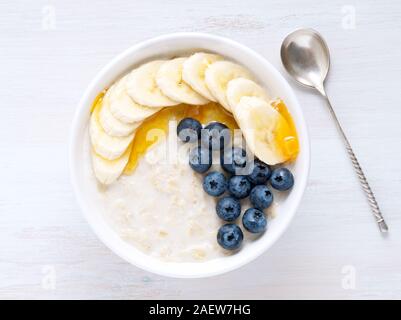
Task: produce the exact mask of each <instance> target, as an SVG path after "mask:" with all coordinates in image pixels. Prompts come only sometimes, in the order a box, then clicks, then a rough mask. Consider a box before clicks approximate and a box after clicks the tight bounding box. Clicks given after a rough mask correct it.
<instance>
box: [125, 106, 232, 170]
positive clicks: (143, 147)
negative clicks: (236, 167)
mask: <svg viewBox="0 0 401 320" xmlns="http://www.w3.org/2000/svg"><path fill="white" fill-rule="evenodd" d="M187 117H191V118H194V119H196V120H198V121H199V122H200V123H202V124H207V123H209V122H212V121H218V122H221V123H224V124H225V125H226V126H227V127H228V128H230V129H231V130H234V129H238V125H237V123H236V122H235V120H234V117H233V116H232V115H231V114H230V113H229V112H227V111H226V110H225V109H224V108H223V107H222V106H221V105H219V104H218V103H214V102H211V103H208V104H206V105H202V106H193V105H186V104H180V105H178V106H174V107H167V108H164V109H162V110H161V111H159V112H157V113H156V114H155V115H153V116H152V117H150V118H148V119H146V120H145V121H144V122H143V123H142V124H141V125H140V126H139V127H138V129H137V130H136V133H135V137H134V141H133V143H132V152H131V156H130V159H129V161H128V164H127V166H126V168H125V170H124V173H125V174H130V173H132V172H133V171H134V169H135V167H136V166H137V164H138V160H139V159H140V158H141V157H142V156H143V155H145V153H146V151H147V150H148V149H149V148H150V147H151V146H152V145H154V144H155V143H156V142H157V141H158V139H159V138H158V137H160V136H163V137H167V135H168V124H169V122H170V121H177V122H179V121H180V120H182V119H183V118H187ZM155 129H156V130H161V131H160V133H163V134H162V135H158V134H155V135H154V136H153V137H150V136H152V133H150V131H151V130H155ZM153 132H154V131H153ZM154 133H155V132H154Z"/></svg>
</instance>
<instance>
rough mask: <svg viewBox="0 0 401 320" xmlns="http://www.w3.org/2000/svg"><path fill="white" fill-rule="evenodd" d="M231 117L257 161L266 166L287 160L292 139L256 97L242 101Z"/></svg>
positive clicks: (279, 118) (276, 115)
mask: <svg viewBox="0 0 401 320" xmlns="http://www.w3.org/2000/svg"><path fill="white" fill-rule="evenodd" d="M233 114H234V117H235V119H236V120H237V122H238V125H239V127H240V128H241V131H242V134H243V135H244V137H245V140H246V143H247V145H248V147H249V149H250V150H251V151H252V152H253V153H254V154H255V156H256V157H258V158H259V159H260V160H262V161H263V162H265V163H267V164H269V165H274V164H278V163H282V162H284V161H286V160H288V159H289V156H288V155H287V154H286V146H287V143H291V140H292V139H293V138H294V137H293V133H292V130H291V128H290V126H289V125H288V123H287V121H286V120H285V118H284V117H283V116H282V115H281V114H280V113H279V112H278V111H277V110H276V109H274V108H273V107H272V106H271V105H270V104H269V103H267V102H266V101H264V100H262V99H260V98H256V97H242V98H241V100H240V102H239V103H238V104H237V106H236V107H235V108H234V109H233Z"/></svg>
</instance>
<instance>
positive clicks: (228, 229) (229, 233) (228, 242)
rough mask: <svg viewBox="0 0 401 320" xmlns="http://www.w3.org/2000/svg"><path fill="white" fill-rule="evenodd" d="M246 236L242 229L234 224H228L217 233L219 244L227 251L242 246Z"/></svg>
mask: <svg viewBox="0 0 401 320" xmlns="http://www.w3.org/2000/svg"><path fill="white" fill-rule="evenodd" d="M243 239H244V234H243V233H242V230H241V228H240V227H238V226H237V225H236V224H233V223H227V224H225V225H223V226H221V227H220V229H219V231H218V232H217V242H218V243H219V245H220V246H222V247H223V248H224V249H227V250H235V249H238V248H239V247H240V246H241V243H242V240H243Z"/></svg>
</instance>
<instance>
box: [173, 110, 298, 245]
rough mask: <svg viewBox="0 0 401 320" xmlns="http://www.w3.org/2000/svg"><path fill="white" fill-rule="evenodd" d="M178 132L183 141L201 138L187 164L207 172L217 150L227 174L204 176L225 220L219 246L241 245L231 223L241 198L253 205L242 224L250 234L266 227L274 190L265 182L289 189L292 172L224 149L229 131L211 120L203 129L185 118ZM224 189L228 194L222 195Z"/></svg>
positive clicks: (237, 229)
mask: <svg viewBox="0 0 401 320" xmlns="http://www.w3.org/2000/svg"><path fill="white" fill-rule="evenodd" d="M202 129H203V130H202ZM177 135H178V137H179V138H180V139H181V140H182V141H184V142H195V141H197V140H198V141H199V140H200V142H201V143H200V145H199V146H196V147H194V148H193V149H192V150H191V151H190V153H189V165H190V166H191V168H192V169H193V170H194V171H196V172H198V173H205V172H207V171H208V170H209V169H210V167H211V165H212V152H213V151H216V150H218V151H220V165H221V167H222V168H223V171H225V172H226V173H227V174H228V177H227V176H226V174H223V173H222V172H218V171H211V172H209V173H207V174H206V175H205V176H204V178H203V189H204V190H205V192H206V193H207V194H209V195H211V196H213V197H220V196H222V197H220V198H219V199H218V201H217V205H216V212H217V215H218V216H219V218H221V219H222V220H224V221H226V222H228V223H226V224H224V225H223V226H221V227H220V229H219V231H218V233H217V241H218V243H219V244H220V246H222V247H223V248H224V249H227V250H235V249H238V248H239V247H240V246H241V243H242V241H243V238H244V235H243V233H242V230H241V228H240V227H239V226H238V225H236V224H235V223H233V222H234V221H235V220H237V219H238V218H239V217H240V215H241V199H245V198H247V197H249V200H250V202H251V204H252V207H251V208H249V209H247V210H246V211H245V212H244V214H243V216H242V225H243V227H244V228H245V229H246V230H247V231H248V232H251V233H261V232H264V231H265V230H266V227H267V219H266V215H265V213H264V210H265V209H267V208H268V207H270V205H271V204H272V203H273V193H272V191H271V190H270V188H269V187H268V186H267V183H268V182H270V185H271V187H272V188H274V189H276V190H278V191H286V190H289V189H291V188H292V186H293V185H294V177H293V175H292V173H291V172H290V171H289V170H288V169H287V168H276V169H272V168H271V167H270V166H269V165H267V164H265V163H264V162H262V161H260V160H257V159H256V160H255V161H254V162H253V163H250V161H249V159H248V157H247V154H246V151H245V150H244V149H242V148H237V147H231V148H225V147H226V146H227V145H228V143H229V142H230V138H231V137H230V131H229V129H228V128H227V126H225V125H224V124H222V123H219V122H212V123H210V124H208V125H207V126H205V128H203V127H202V124H201V123H200V122H199V121H197V120H195V119H192V118H185V119H183V120H181V122H180V123H179V125H178V127H177ZM226 149H228V150H226ZM223 150H224V151H223ZM248 166H251V167H248ZM245 168H248V171H247V172H246V173H245V171H242V170H244V169H245ZM241 173H242V174H241ZM226 192H228V195H224V194H225V193H226Z"/></svg>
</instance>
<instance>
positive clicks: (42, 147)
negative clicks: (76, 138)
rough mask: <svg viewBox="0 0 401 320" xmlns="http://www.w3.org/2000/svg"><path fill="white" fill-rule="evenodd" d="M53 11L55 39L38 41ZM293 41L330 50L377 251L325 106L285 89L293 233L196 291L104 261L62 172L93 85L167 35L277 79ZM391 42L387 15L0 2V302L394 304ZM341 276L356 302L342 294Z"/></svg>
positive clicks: (396, 245) (394, 31) (265, 6)
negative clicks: (305, 130) (300, 141)
mask: <svg viewBox="0 0 401 320" xmlns="http://www.w3.org/2000/svg"><path fill="white" fill-rule="evenodd" d="M344 6H345V9H344ZM349 6H352V7H351V11H352V8H353V9H354V10H355V19H356V20H355V28H351V29H348V28H344V19H346V18H347V17H346V15H347V14H349V8H350V7H349ZM49 10H50V11H49ZM52 10H53V11H54V13H55V24H54V29H52V28H50V29H46V28H43V26H46V23H47V22H48V21H47V20H46V17H48V14H49V12H53V11H52ZM344 17H345V18H344ZM44 19H45V20H44ZM50 25H51V24H50ZM51 26H52V25H51ZM301 26H310V27H314V28H316V29H318V30H319V31H320V32H321V33H322V34H323V35H324V36H325V37H326V39H327V41H328V43H329V46H330V49H331V53H332V69H331V72H330V77H329V79H328V83H327V85H328V93H329V95H330V96H331V99H332V103H333V105H334V107H335V108H336V110H337V113H338V117H339V118H340V120H341V122H342V124H343V126H344V129H345V131H346V132H347V134H348V136H349V138H350V140H351V143H352V145H353V147H354V149H355V152H356V154H357V156H358V158H359V159H360V162H361V165H362V166H363V168H364V170H365V173H366V175H367V176H368V178H369V181H370V184H371V186H372V189H373V190H374V191H375V193H376V196H377V200H378V201H379V204H380V206H381V208H382V211H383V213H384V215H385V218H386V220H387V222H388V225H389V227H390V233H389V234H388V236H387V237H382V236H381V235H380V233H379V232H378V230H377V226H376V225H375V223H374V220H373V218H372V216H371V214H370V212H369V207H368V204H367V202H366V201H365V199H364V196H363V193H362V191H361V190H360V189H359V186H358V182H357V178H356V177H355V175H354V173H353V170H352V167H351V165H350V163H349V160H348V158H347V156H346V152H345V150H344V148H343V145H342V143H341V141H340V139H339V136H338V134H337V132H336V129H335V126H334V124H333V123H332V122H331V119H330V117H329V113H328V112H327V110H326V108H325V106H324V101H323V100H322V99H321V98H319V97H318V96H317V95H315V94H313V93H312V92H310V91H309V90H307V89H304V88H300V87H299V86H298V85H296V84H295V83H294V82H292V81H290V83H291V84H292V85H293V87H294V90H295V92H296V94H297V95H298V98H299V100H300V102H301V105H302V107H303V108H304V112H305V115H306V119H307V121H308V125H309V130H310V134H311V138H312V169H311V175H310V181H309V185H308V189H307V192H306V194H305V197H304V199H303V202H302V205H301V207H300V209H299V211H298V213H297V215H296V217H295V219H294V221H293V223H292V224H291V226H290V228H289V229H288V231H287V232H286V233H285V234H284V235H283V237H282V238H281V239H280V240H279V241H278V242H277V243H276V244H275V245H274V246H273V247H272V248H271V250H269V251H268V252H267V253H266V254H264V255H263V256H262V257H260V258H259V259H257V260H256V261H254V262H252V263H250V264H249V265H247V266H245V267H243V268H241V269H239V270H237V271H234V272H231V273H228V274H225V275H222V276H219V277H215V278H212V279H202V280H179V279H169V278H164V277H160V276H156V275H153V274H149V273H147V272H144V271H142V270H139V269H137V268H135V267H132V266H131V265H129V264H128V263H126V262H124V261H122V260H121V259H120V258H118V257H117V256H115V255H114V254H113V253H112V252H110V251H109V250H108V249H107V248H106V247H105V246H104V245H103V244H102V243H101V242H100V241H99V240H98V239H97V238H96V237H95V235H94V234H93V233H92V231H91V230H90V228H89V226H88V225H87V223H86V222H85V221H84V219H83V217H82V215H81V213H80V211H79V209H78V206H77V204H76V201H75V199H74V196H73V194H72V190H71V186H70V182H69V172H68V134H69V128H70V123H71V120H72V117H73V113H74V111H75V108H76V105H77V102H78V100H79V98H80V95H81V94H82V92H83V91H84V89H85V87H86V86H87V84H88V83H89V81H90V80H91V78H92V77H93V76H94V75H95V74H96V72H97V71H98V70H99V69H100V68H101V67H102V66H103V65H104V64H105V63H107V62H108V61H109V60H110V59H111V58H112V57H113V56H115V55H116V54H118V53H119V52H121V51H122V50H124V49H126V48H127V47H129V46H131V45H132V44H134V43H136V42H138V41H140V40H143V39H146V38H149V37H153V36H156V35H160V34H164V33H168V32H176V31H203V32H211V33H216V34H220V35H224V36H228V37H231V38H232V39H234V40H237V41H240V42H242V43H244V44H245V45H248V46H250V47H251V48H253V49H255V50H256V51H258V52H259V53H261V54H262V55H264V56H265V57H266V58H267V59H268V60H270V61H271V62H272V63H273V64H274V65H275V66H277V67H278V68H279V70H280V71H283V68H282V66H281V63H280V60H279V47H280V43H281V41H282V39H283V37H284V36H285V35H286V34H287V33H288V32H290V31H291V30H293V29H294V28H297V27H301ZM400 35H401V3H400V2H399V1H396V0H393V1H381V2H380V3H379V2H377V1H373V0H369V1H352V2H349V3H348V2H347V1H330V4H328V3H325V4H322V3H321V1H311V0H303V1H296V0H280V1H278V0H275V1H258V0H248V1H242V2H241V1H237V2H234V3H233V1H231V0H220V1H215V0H204V1H197V2H195V1H178V0H175V1H162V0H158V1H139V0H136V1H124V0H118V1H113V2H112V4H111V2H109V1H85V2H83V1H77V0H74V1H49V2H47V1H27V0H24V1H9V0H8V1H2V2H1V3H0V70H1V74H2V77H1V78H0V97H1V99H2V102H1V104H0V110H1V125H0V136H1V139H0V175H1V184H0V298H6V299H13V298H31V299H44V298H49V299H56V298H72V299H81V298H95V299H146V298H148V299H151V298H161V299H165V298H172V299H178V298H194V299H204V298H227V299H240V298H254V299H273V298H275V299H280V298H287V299H309V298H322V299H326V298H332V299H340V298H345V299H351V298H352V299H365V298H378V299H384V298H401V290H400V289H401V255H400V248H401V216H400V207H401V166H400V163H401V151H400V147H401V143H400V136H401V125H400V123H401V94H400V85H401V42H400V41H399V38H400ZM347 266H352V267H353V268H354V269H352V270H355V277H356V278H355V279H356V282H355V288H354V289H352V288H351V289H347V287H345V288H344V286H343V285H342V283H343V281H344V276H346V275H347V272H348V271H349V269H348V268H347ZM343 272H345V274H344V273H343ZM49 276H51V277H52V279H54V280H55V282H54V284H55V285H54V286H52V285H50V286H49V285H48V283H47V282H46V281H47V280H48V279H49Z"/></svg>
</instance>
